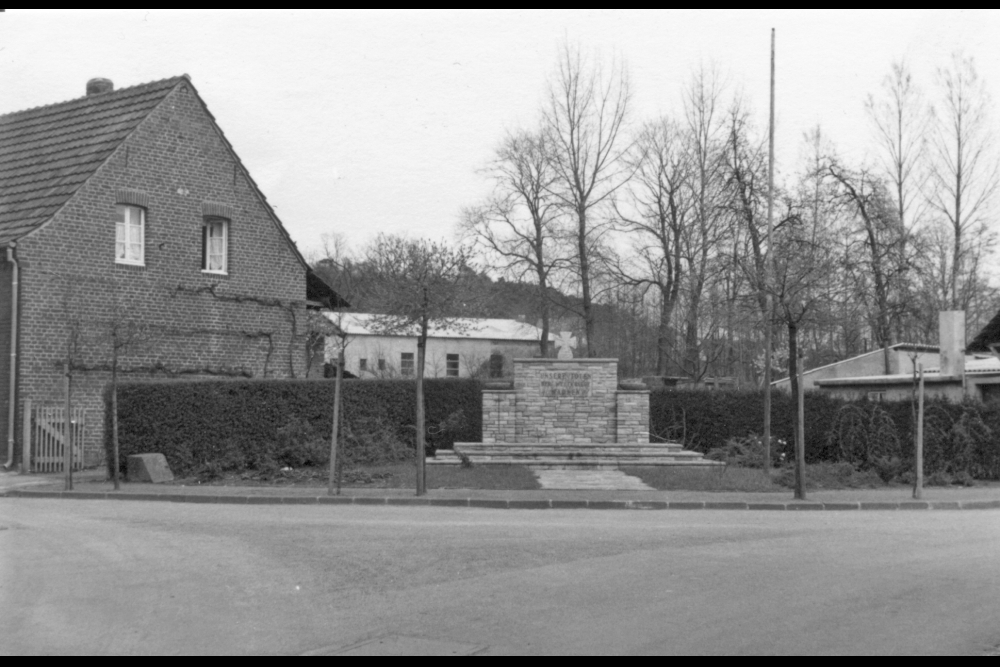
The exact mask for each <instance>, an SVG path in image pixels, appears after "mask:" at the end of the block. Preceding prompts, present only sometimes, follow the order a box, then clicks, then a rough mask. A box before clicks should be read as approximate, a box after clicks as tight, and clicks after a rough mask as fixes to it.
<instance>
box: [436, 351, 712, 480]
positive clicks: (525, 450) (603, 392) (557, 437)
mask: <svg viewBox="0 0 1000 667" xmlns="http://www.w3.org/2000/svg"><path fill="white" fill-rule="evenodd" d="M575 343H576V340H575V339H573V338H572V337H571V336H570V334H569V333H568V332H564V333H562V334H561V335H560V336H559V337H558V338H557V341H556V345H557V347H558V348H559V353H558V358H556V359H515V360H514V381H513V383H511V382H509V381H508V382H489V383H487V384H486V388H485V389H484V390H483V435H482V442H479V443H467V442H456V443H455V448H454V451H448V450H439V451H438V452H437V454H436V456H435V457H434V458H433V459H429V461H428V462H429V463H451V464H456V463H460V462H461V461H462V460H463V459H465V460H468V461H470V462H472V463H475V464H481V463H486V464H489V463H528V464H533V465H539V466H552V467H601V466H618V465H623V464H631V465H701V466H709V465H715V462H714V461H708V460H706V459H704V458H703V457H702V455H701V454H698V453H697V452H691V451H686V450H684V449H683V446H682V445H680V444H677V443H669V442H662V443H651V442H650V436H649V395H650V392H649V389H648V388H647V387H646V386H645V385H643V384H642V383H638V384H624V385H620V384H619V382H618V360H617V359H574V358H573V354H572V351H571V347H572V346H573V345H574V344H575Z"/></svg>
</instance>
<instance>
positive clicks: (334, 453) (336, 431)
mask: <svg viewBox="0 0 1000 667" xmlns="http://www.w3.org/2000/svg"><path fill="white" fill-rule="evenodd" d="M343 377H344V346H343V345H339V346H338V350H337V375H336V376H334V381H333V429H332V430H333V432H332V433H331V435H330V478H329V479H328V480H327V485H326V492H327V494H329V495H333V493H334V483H335V482H336V487H337V488H336V492H337V495H340V484H339V479H340V477H339V475H338V472H339V466H338V465H337V457H338V456H339V454H340V451H339V450H340V447H339V443H338V440H339V438H340V383H341V379H342V378H343Z"/></svg>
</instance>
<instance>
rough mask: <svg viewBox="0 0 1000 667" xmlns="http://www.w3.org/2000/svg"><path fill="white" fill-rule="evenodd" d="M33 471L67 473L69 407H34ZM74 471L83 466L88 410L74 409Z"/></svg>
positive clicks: (32, 417)
mask: <svg viewBox="0 0 1000 667" xmlns="http://www.w3.org/2000/svg"><path fill="white" fill-rule="evenodd" d="M25 403H26V405H25V410H26V411H30V414H31V425H30V429H29V430H30V438H31V470H32V472H64V471H65V467H64V466H65V461H66V459H65V456H66V408H65V407H45V406H34V407H33V406H31V405H30V402H28V401H26V402H25ZM72 415H73V420H72V424H71V428H72V429H73V470H82V469H83V434H84V431H85V429H86V425H87V424H86V410H84V409H83V408H73V410H72Z"/></svg>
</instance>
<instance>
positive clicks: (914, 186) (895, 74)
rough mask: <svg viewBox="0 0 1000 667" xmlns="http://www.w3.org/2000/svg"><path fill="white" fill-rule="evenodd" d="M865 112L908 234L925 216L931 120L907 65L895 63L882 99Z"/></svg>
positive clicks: (871, 98)
mask: <svg viewBox="0 0 1000 667" xmlns="http://www.w3.org/2000/svg"><path fill="white" fill-rule="evenodd" d="M865 110H866V111H867V112H868V118H869V119H870V121H871V123H872V126H873V127H874V130H875V133H874V134H875V139H876V145H877V147H878V151H877V152H878V155H879V159H880V161H881V163H882V170H883V172H884V173H885V175H886V176H887V177H888V179H889V181H890V183H891V186H892V194H893V196H894V198H895V204H896V211H897V215H898V218H899V224H900V225H902V227H903V229H904V230H906V231H907V232H908V233H909V232H910V231H911V230H912V229H913V228H914V227H915V226H916V225H917V224H918V223H919V221H920V218H921V217H922V216H921V208H922V200H921V196H920V192H921V190H922V189H923V188H924V187H925V185H926V180H927V174H926V158H927V130H928V122H929V117H928V115H927V108H926V105H925V104H924V100H923V95H922V94H921V92H920V90H919V89H918V88H917V86H916V84H914V83H913V76H912V74H911V73H910V69H909V67H908V66H907V65H906V63H905V62H902V61H900V62H895V63H893V65H892V70H891V71H890V73H889V74H888V75H887V76H886V77H885V78H884V79H883V80H882V91H881V96H880V97H878V98H876V97H875V96H874V95H869V96H868V99H867V100H866V101H865Z"/></svg>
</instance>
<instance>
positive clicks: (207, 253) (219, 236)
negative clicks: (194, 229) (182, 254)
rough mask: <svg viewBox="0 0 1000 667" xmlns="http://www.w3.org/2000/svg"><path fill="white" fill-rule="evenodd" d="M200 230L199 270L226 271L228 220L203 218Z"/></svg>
mask: <svg viewBox="0 0 1000 667" xmlns="http://www.w3.org/2000/svg"><path fill="white" fill-rule="evenodd" d="M201 232H202V236H201V240H202V261H201V270H202V271H205V272H206V273H228V271H229V262H228V255H229V221H228V220H226V219H225V218H205V225H204V226H203V227H202V230H201Z"/></svg>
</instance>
